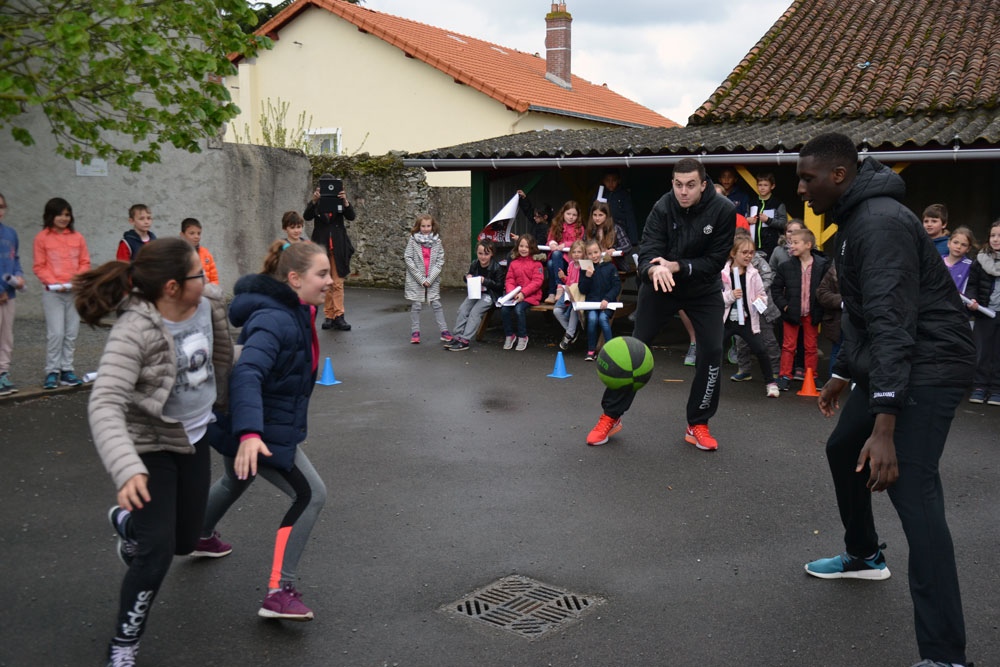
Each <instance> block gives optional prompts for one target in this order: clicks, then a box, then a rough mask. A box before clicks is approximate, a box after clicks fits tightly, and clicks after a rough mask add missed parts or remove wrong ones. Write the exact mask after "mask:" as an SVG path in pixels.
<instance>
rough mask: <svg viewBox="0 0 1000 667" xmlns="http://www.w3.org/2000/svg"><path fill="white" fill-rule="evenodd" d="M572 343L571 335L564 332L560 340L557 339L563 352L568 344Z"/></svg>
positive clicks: (567, 347)
mask: <svg viewBox="0 0 1000 667" xmlns="http://www.w3.org/2000/svg"><path fill="white" fill-rule="evenodd" d="M572 344H573V336H571V335H570V334H565V335H564V336H563V337H562V340H561V341H559V349H560V350H562V351H563V352H565V351H567V350H568V349H569V346H570V345H572Z"/></svg>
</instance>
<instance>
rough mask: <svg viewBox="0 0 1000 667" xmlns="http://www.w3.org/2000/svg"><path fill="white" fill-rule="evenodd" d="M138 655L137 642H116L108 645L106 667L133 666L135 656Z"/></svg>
mask: <svg viewBox="0 0 1000 667" xmlns="http://www.w3.org/2000/svg"><path fill="white" fill-rule="evenodd" d="M137 655H139V642H133V643H131V644H116V643H115V642H111V644H110V645H109V646H108V665H107V667H135V664H136V662H135V658H136V656H137Z"/></svg>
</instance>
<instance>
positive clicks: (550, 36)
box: [545, 2, 573, 90]
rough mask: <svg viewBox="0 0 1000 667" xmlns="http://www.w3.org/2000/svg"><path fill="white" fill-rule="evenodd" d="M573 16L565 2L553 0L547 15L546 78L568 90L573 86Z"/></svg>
mask: <svg viewBox="0 0 1000 667" xmlns="http://www.w3.org/2000/svg"><path fill="white" fill-rule="evenodd" d="M572 22H573V17H572V16H570V13H569V12H567V11H566V3H565V2H553V3H552V11H550V12H549V13H548V14H546V15H545V78H546V79H548V80H549V81H551V82H552V83H554V84H556V85H557V86H562V87H563V88H566V89H567V90H572V88H573V84H572V81H573V78H572V74H571V73H570V54H571V53H572V49H571V48H570V46H571V45H570V23H572Z"/></svg>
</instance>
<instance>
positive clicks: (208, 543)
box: [191, 531, 233, 558]
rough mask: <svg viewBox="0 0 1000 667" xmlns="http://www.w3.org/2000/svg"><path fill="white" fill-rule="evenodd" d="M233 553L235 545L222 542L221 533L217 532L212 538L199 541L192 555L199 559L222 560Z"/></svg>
mask: <svg viewBox="0 0 1000 667" xmlns="http://www.w3.org/2000/svg"><path fill="white" fill-rule="evenodd" d="M231 553H233V545H231V544H226V543H225V542H223V541H222V540H220V539H219V533H218V531H216V532H214V533H212V536H211V537H203V538H201V539H200V540H198V544H196V545H195V547H194V551H192V552H191V555H192V556H196V557H198V558H222V557H223V556H228V555H229V554H231Z"/></svg>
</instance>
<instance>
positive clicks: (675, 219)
mask: <svg viewBox="0 0 1000 667" xmlns="http://www.w3.org/2000/svg"><path fill="white" fill-rule="evenodd" d="M735 232H736V209H735V208H734V207H733V203H732V202H731V201H729V200H728V199H726V198H725V197H723V196H722V195H720V194H718V193H717V192H716V191H715V186H713V185H712V184H711V183H710V182H709V179H708V176H707V175H706V174H705V167H704V166H703V165H702V164H701V163H700V162H698V161H697V160H695V159H693V158H684V159H682V160H680V161H679V162H678V163H677V164H676V165H674V169H673V187H672V189H671V191H670V192H668V193H667V194H665V195H663V196H662V197H661V198H660V200H659V201H658V202H656V204H655V205H654V206H653V210H652V211H651V212H650V214H649V217H648V218H647V219H646V226H645V227H644V228H643V231H642V241H641V242H640V245H639V270H638V277H639V281H640V286H639V296H638V304H637V306H636V311H635V332H634V334H633V335H634V336H635V337H636V338H638V339H639V340H641V341H642V342H644V343H646V344H647V345H648V344H649V343H650V342H651V341H652V340H653V338H654V337H655V336H656V334H658V333H659V332H660V330H661V329H662V328H663V327H664V326H665V325H666V324H667V323H668V322H669V321H670V320H671V318H673V316H674V314H675V313H676V312H677V311H678V310H681V309H683V310H684V311H685V312H686V313H687V314H688V317H690V318H691V323H692V324H693V325H694V330H695V337H696V338H697V340H698V356H697V362H696V364H695V375H694V381H693V382H692V383H691V393H690V395H689V396H688V403H687V423H688V428H687V432H686V433H685V435H684V439H685V440H687V441H688V442H690V443H691V444H693V445H694V446H695V447H697V448H699V449H704V450H707V451H712V450H715V449H716V448H718V443H717V442H716V440H715V438H713V437H712V434H711V433H710V432H709V430H708V420H709V419H711V418H712V417H713V416H714V415H715V411H716V409H717V408H718V407H719V379H720V371H721V366H722V334H723V325H724V323H723V321H722V313H723V302H722V277H721V271H722V267H723V266H725V264H726V258H727V257H728V256H729V251H730V249H731V248H732V246H733V234H734V233H735ZM634 398H635V392H634V391H633V390H632V389H631V388H625V389H608V390H606V391H605V392H604V397H603V398H602V400H601V407H602V408H603V409H604V413H603V414H602V415H601V417H600V419H599V420H598V422H597V425H596V426H595V427H594V428H593V430H592V431H591V432H590V434H589V435H588V436H587V444H588V445H603V444H604V443H605V442H607V441H608V438H609V437H611V436H612V435H614V434H615V433H618V432H619V431H620V430H621V429H622V424H621V417H622V415H623V414H625V412H626V411H627V410H628V409H629V407H630V406H631V405H632V400H633V399H634Z"/></svg>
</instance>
